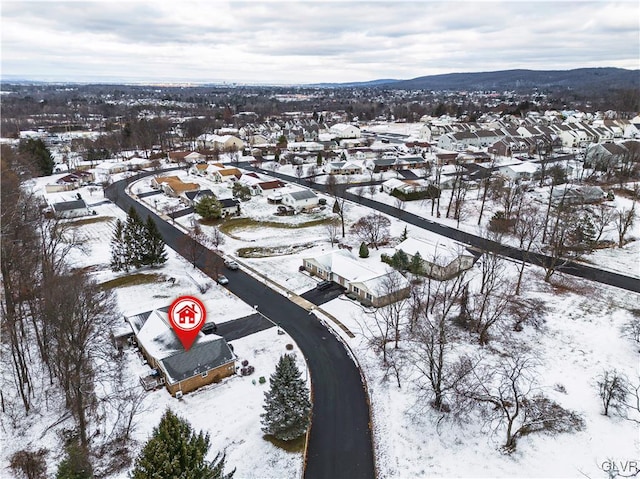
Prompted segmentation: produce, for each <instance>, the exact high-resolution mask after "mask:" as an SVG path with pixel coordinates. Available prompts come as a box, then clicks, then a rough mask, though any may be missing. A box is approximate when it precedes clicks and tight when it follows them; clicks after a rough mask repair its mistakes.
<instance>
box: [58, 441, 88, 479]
mask: <svg viewBox="0 0 640 479" xmlns="http://www.w3.org/2000/svg"><path fill="white" fill-rule="evenodd" d="M64 451H65V457H64V459H63V460H62V461H61V462H60V464H58V470H57V472H56V479H90V478H92V477H93V468H92V467H91V463H90V462H89V459H88V457H87V452H86V451H84V450H83V449H82V447H81V446H80V444H79V443H78V442H77V441H75V440H72V441H69V442H68V443H67V445H66V446H65V448H64Z"/></svg>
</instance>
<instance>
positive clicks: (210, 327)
mask: <svg viewBox="0 0 640 479" xmlns="http://www.w3.org/2000/svg"><path fill="white" fill-rule="evenodd" d="M200 331H202V333H203V334H213V333H215V332H216V331H218V325H217V324H216V323H214V322H213V321H207V322H206V323H204V326H202V329H201V330H200Z"/></svg>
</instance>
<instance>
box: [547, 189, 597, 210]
mask: <svg viewBox="0 0 640 479" xmlns="http://www.w3.org/2000/svg"><path fill="white" fill-rule="evenodd" d="M606 197H607V195H606V193H605V192H604V190H603V189H602V188H600V187H599V186H587V185H572V186H569V185H564V187H562V186H560V187H556V188H554V189H553V196H552V197H551V202H552V203H553V204H556V205H558V204H567V205H582V204H589V203H598V202H600V201H603V200H604V199H605V198H606Z"/></svg>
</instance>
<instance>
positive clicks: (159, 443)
mask: <svg viewBox="0 0 640 479" xmlns="http://www.w3.org/2000/svg"><path fill="white" fill-rule="evenodd" d="M208 451H209V434H203V433H202V431H200V432H199V433H198V434H196V433H195V431H194V430H193V429H192V428H191V425H190V424H189V423H188V422H187V421H185V420H184V419H182V418H180V417H178V416H176V415H175V414H173V412H171V410H167V411H166V412H165V413H164V415H163V416H162V419H161V420H160V424H158V426H157V427H155V428H154V430H153V433H152V435H151V437H150V438H149V440H148V441H147V443H146V444H145V446H144V447H143V448H142V451H141V452H140V454H139V455H138V457H137V458H136V462H135V465H134V469H133V471H132V472H131V474H130V475H129V477H130V478H132V479H149V478H169V477H171V478H176V479H192V478H193V479H231V478H232V477H233V474H234V473H235V469H234V470H233V471H231V472H230V473H229V474H225V473H224V466H225V464H224V463H225V456H224V454H222V455H221V454H218V455H216V457H215V459H214V460H213V461H211V462H209V461H207V460H206V459H205V457H206V455H207V452H208Z"/></svg>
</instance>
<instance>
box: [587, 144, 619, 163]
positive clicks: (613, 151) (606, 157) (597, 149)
mask: <svg viewBox="0 0 640 479" xmlns="http://www.w3.org/2000/svg"><path fill="white" fill-rule="evenodd" d="M628 154H629V150H627V148H625V146H624V145H623V144H620V143H597V144H592V145H590V146H589V148H587V151H586V153H585V158H584V159H585V166H586V167H587V168H600V169H604V168H608V167H615V166H617V165H619V164H620V163H621V162H622V161H623V159H624V158H625V156H627V155H628Z"/></svg>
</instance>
